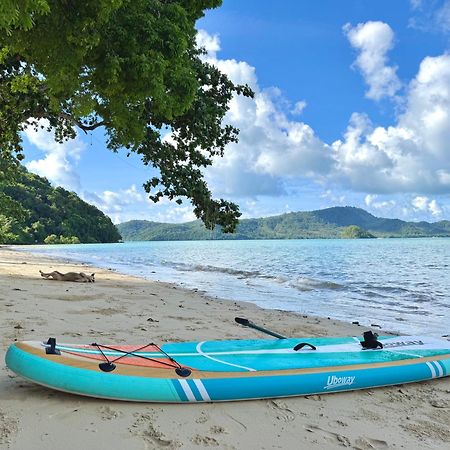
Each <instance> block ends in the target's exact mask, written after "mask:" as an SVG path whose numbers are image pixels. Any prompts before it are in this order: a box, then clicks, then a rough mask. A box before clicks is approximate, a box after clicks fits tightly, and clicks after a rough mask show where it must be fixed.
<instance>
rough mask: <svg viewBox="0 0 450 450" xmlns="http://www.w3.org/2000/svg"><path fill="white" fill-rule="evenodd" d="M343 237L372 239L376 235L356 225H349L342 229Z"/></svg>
mask: <svg viewBox="0 0 450 450" xmlns="http://www.w3.org/2000/svg"><path fill="white" fill-rule="evenodd" d="M341 237H342V238H343V239H371V238H374V237H375V236H374V235H373V234H372V233H369V232H368V231H366V230H363V229H362V228H360V227H358V226H356V225H349V226H348V227H344V228H343V229H342V231H341Z"/></svg>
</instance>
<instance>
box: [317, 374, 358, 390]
mask: <svg viewBox="0 0 450 450" xmlns="http://www.w3.org/2000/svg"><path fill="white" fill-rule="evenodd" d="M355 379H356V377H337V376H336V375H330V376H329V377H328V378H327V384H326V385H325V386H324V387H323V388H324V389H334V388H338V387H341V386H351V385H352V384H353V383H354V382H355Z"/></svg>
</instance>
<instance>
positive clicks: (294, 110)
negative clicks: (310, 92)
mask: <svg viewBox="0 0 450 450" xmlns="http://www.w3.org/2000/svg"><path fill="white" fill-rule="evenodd" d="M306 106H307V103H306V102H305V101H304V100H300V101H299V102H297V103H296V104H295V105H294V108H292V111H291V113H292V114H296V115H300V114H301V113H302V112H303V110H304V109H305V108H306Z"/></svg>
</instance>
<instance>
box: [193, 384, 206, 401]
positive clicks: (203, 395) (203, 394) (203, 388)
mask: <svg viewBox="0 0 450 450" xmlns="http://www.w3.org/2000/svg"><path fill="white" fill-rule="evenodd" d="M192 381H193V382H194V384H195V385H196V386H197V389H198V391H199V392H200V395H201V396H202V399H203V400H205V401H206V402H210V401H211V399H210V398H209V394H208V391H207V390H206V388H205V386H203V383H202V381H201V380H196V379H194V380H192Z"/></svg>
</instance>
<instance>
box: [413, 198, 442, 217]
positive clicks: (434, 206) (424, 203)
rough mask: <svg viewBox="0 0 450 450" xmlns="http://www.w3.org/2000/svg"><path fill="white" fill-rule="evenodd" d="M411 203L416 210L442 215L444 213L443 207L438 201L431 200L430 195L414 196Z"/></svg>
mask: <svg viewBox="0 0 450 450" xmlns="http://www.w3.org/2000/svg"><path fill="white" fill-rule="evenodd" d="M411 205H412V206H413V208H414V209H415V210H418V211H423V212H430V213H431V214H432V215H433V216H440V215H441V214H442V208H441V207H440V206H439V205H438V203H437V201H436V200H430V199H429V198H428V197H422V196H417V197H414V198H413V199H412V201H411Z"/></svg>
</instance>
